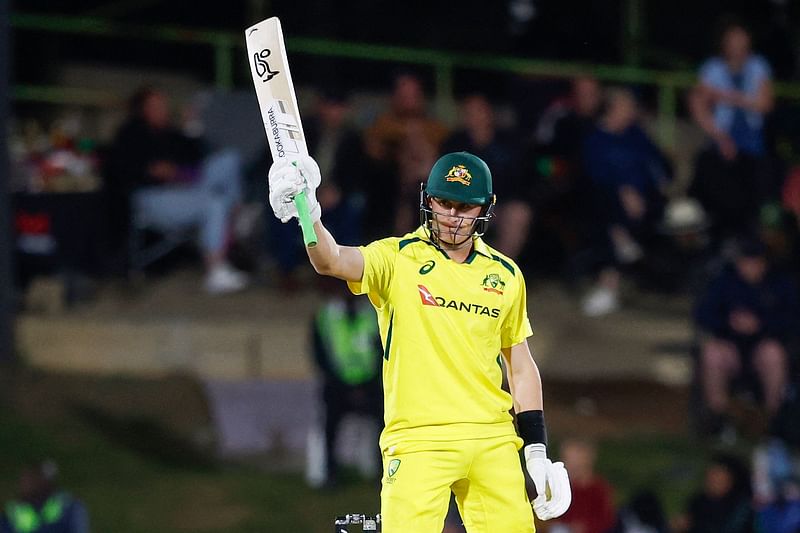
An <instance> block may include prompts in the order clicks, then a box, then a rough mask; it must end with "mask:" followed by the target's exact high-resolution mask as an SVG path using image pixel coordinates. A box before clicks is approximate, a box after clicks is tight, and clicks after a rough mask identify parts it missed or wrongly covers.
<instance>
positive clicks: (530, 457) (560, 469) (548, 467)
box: [523, 444, 572, 520]
mask: <svg viewBox="0 0 800 533" xmlns="http://www.w3.org/2000/svg"><path fill="white" fill-rule="evenodd" d="M523 451H524V454H525V467H526V468H527V470H528V474H530V476H531V480H533V484H534V485H535V486H536V499H535V500H533V511H534V512H535V513H536V517H537V518H539V520H550V519H551V518H557V517H559V516H561V515H562V514H564V513H565V512H566V511H567V509H568V508H569V504H570V503H572V490H571V489H570V486H569V476H568V475H567V469H566V468H564V463H562V462H560V461H559V462H557V463H553V462H552V461H551V460H550V459H548V458H547V448H546V447H545V445H544V444H528V445H527V446H525V449H524V450H523Z"/></svg>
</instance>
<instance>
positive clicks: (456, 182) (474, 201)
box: [419, 152, 495, 237]
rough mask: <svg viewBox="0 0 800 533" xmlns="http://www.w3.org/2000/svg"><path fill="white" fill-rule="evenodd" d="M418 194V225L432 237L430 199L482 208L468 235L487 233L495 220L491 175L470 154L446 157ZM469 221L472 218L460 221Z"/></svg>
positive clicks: (441, 160)
mask: <svg viewBox="0 0 800 533" xmlns="http://www.w3.org/2000/svg"><path fill="white" fill-rule="evenodd" d="M421 189H422V190H421V191H420V206H419V209H420V222H421V223H422V225H423V226H424V227H425V228H427V229H428V230H429V231H431V234H432V235H435V232H434V231H433V228H432V226H431V224H432V221H433V212H432V211H431V206H430V198H431V197H433V198H442V199H444V200H451V201H454V202H460V203H464V204H471V205H480V206H483V209H482V210H481V214H480V215H479V216H477V217H475V223H474V224H473V225H472V230H471V232H470V233H469V234H468V235H467V236H468V237H471V236H472V235H473V234H474V235H477V236H481V235H483V234H484V233H486V230H487V229H488V226H489V220H490V219H491V218H492V216H494V203H495V196H494V193H493V192H492V173H491V171H490V170H489V167H488V166H487V165H486V163H485V162H484V161H483V159H481V158H480V157H477V156H475V155H473V154H470V153H469V152H452V153H449V154H445V155H443V156H442V157H440V158H439V160H438V161H436V163H434V165H433V168H431V172H430V174H429V175H428V182H427V183H426V184H425V185H424V187H421ZM463 218H464V219H469V218H472V217H463Z"/></svg>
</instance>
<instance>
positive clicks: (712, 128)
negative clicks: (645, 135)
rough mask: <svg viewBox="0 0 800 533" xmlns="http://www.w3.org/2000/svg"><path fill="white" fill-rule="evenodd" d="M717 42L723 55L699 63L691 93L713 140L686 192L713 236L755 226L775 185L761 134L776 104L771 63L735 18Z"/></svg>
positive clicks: (700, 122) (692, 102) (692, 105)
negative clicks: (703, 213)
mask: <svg viewBox="0 0 800 533" xmlns="http://www.w3.org/2000/svg"><path fill="white" fill-rule="evenodd" d="M720 41H721V42H720V52H721V55H720V56H717V57H712V58H711V59H709V60H708V61H706V62H705V63H704V64H703V66H702V67H701V68H700V74H699V76H700V80H699V83H698V85H697V86H696V87H695V88H694V90H693V91H692V92H691V94H690V98H689V104H690V109H691V113H692V117H693V118H694V121H695V122H696V123H697V124H698V125H699V126H700V127H701V128H702V129H703V131H705V132H706V134H707V135H708V136H709V138H710V140H711V142H712V145H711V146H710V147H709V148H708V149H706V150H705V151H703V152H702V153H701V154H700V155H699V157H698V160H697V165H696V169H695V177H694V179H693V182H692V186H691V190H690V193H691V194H692V195H693V196H695V197H696V198H697V199H698V200H699V201H700V202H701V203H702V204H703V207H704V208H705V209H706V211H708V213H709V214H710V215H711V217H712V219H713V221H714V223H715V237H716V240H717V241H720V240H721V239H724V238H727V237H730V236H731V235H732V234H735V233H741V232H742V231H747V230H751V229H753V226H754V225H755V223H756V219H757V216H758V209H759V207H760V205H761V204H762V203H763V202H765V201H766V200H768V199H771V198H773V197H775V196H777V193H778V189H779V185H778V184H777V183H775V180H774V178H773V177H772V174H771V173H770V169H769V160H768V158H767V145H766V140H765V136H764V117H765V115H766V114H767V113H769V112H770V111H771V110H772V107H773V103H774V99H773V90H772V81H771V79H770V78H771V72H770V67H769V64H767V62H766V60H765V59H764V58H763V57H761V56H759V55H757V54H754V53H753V52H752V50H751V39H750V33H749V32H748V31H747V29H745V28H744V26H742V25H741V24H739V23H736V22H732V23H729V24H727V25H726V26H725V28H724V30H723V32H722V36H721V40H720Z"/></svg>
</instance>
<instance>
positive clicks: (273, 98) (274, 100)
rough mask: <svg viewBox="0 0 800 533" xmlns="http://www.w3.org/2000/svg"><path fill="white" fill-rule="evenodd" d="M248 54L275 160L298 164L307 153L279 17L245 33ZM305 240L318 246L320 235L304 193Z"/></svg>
mask: <svg viewBox="0 0 800 533" xmlns="http://www.w3.org/2000/svg"><path fill="white" fill-rule="evenodd" d="M244 35H245V42H246V43H247V56H248V62H249V63H250V72H251V74H252V75H253V85H254V86H255V88H256V96H257V97H258V106H259V107H260V108H261V119H262V122H263V123H264V131H265V132H266V134H267V142H268V144H269V149H270V152H272V160H273V161H277V160H278V159H280V158H284V157H285V158H288V159H289V161H292V162H293V163H295V162H296V161H297V159H298V158H299V156H301V155H308V147H307V146H306V137H305V135H304V134H303V124H302V122H301V121H300V109H299V108H298V107H297V97H296V96H295V94H294V85H293V84H292V75H291V74H290V73H289V60H288V57H287V56H286V47H285V46H284V44H283V31H282V30H281V21H280V20H278V17H271V18H268V19H266V20H262V21H261V22H259V23H258V24H255V25H254V26H250V27H249V28H247V29H246V30H245V32H244ZM294 204H295V206H296V207H297V213H298V215H299V216H298V219H299V220H300V227H301V228H302V230H303V241H304V242H305V244H306V246H308V247H313V246H316V245H317V235H316V233H315V232H314V224H313V222H311V216H310V214H309V211H308V202H307V200H306V195H305V192H301V193H300V194H298V195H297V196H295V197H294Z"/></svg>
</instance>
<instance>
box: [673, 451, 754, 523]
mask: <svg viewBox="0 0 800 533" xmlns="http://www.w3.org/2000/svg"><path fill="white" fill-rule="evenodd" d="M673 529H674V530H675V531H676V532H677V533H722V532H725V533H751V532H752V531H753V510H752V508H751V506H750V491H749V484H748V475H747V471H746V468H745V467H744V466H743V465H742V463H741V462H740V461H739V460H738V459H736V458H734V457H730V456H726V455H720V456H717V457H714V458H713V459H712V460H711V464H709V465H708V467H707V468H706V473H705V481H704V483H703V489H702V490H701V491H700V492H699V493H697V494H695V495H694V496H692V497H691V498H690V500H689V503H688V505H687V509H686V514H684V515H683V516H680V517H679V518H678V519H676V521H675V527H674V528H673Z"/></svg>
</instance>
